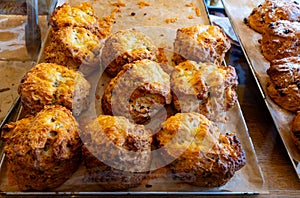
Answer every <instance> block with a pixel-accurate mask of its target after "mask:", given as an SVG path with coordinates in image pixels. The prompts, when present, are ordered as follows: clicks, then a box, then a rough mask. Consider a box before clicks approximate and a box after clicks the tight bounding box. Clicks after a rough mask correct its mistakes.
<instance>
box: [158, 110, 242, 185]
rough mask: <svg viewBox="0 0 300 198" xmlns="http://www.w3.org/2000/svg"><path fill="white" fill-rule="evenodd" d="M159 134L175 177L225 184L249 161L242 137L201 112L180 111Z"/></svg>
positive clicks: (193, 183) (194, 181)
mask: <svg viewBox="0 0 300 198" xmlns="http://www.w3.org/2000/svg"><path fill="white" fill-rule="evenodd" d="M223 132H224V134H223ZM155 135H156V136H155V138H156V140H157V142H158V145H159V148H162V149H163V151H162V155H163V158H170V159H172V158H173V159H174V161H173V162H172V163H171V164H170V165H169V166H170V168H171V170H172V171H173V173H174V174H175V176H176V177H178V178H179V179H181V180H182V181H183V182H187V183H189V184H192V185H197V186H201V187H218V186H222V185H224V184H226V183H227V182H228V181H229V180H230V179H231V178H232V177H233V176H234V174H235V172H236V171H238V170H239V169H241V168H242V167H243V166H244V165H245V164H246V154H245V151H244V150H243V148H242V146H241V143H240V141H239V139H238V137H237V136H236V135H235V134H234V133H232V132H228V133H227V132H226V133H225V131H221V130H220V129H219V128H218V127H217V125H216V124H215V123H214V122H212V121H210V120H208V119H207V118H206V117H205V116H204V115H202V114H199V113H177V114H176V115H175V116H172V117H170V118H168V119H167V120H166V121H165V122H164V123H163V124H162V129H161V131H159V132H158V133H157V134H155Z"/></svg>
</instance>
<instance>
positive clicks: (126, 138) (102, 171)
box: [82, 115, 152, 191]
mask: <svg viewBox="0 0 300 198" xmlns="http://www.w3.org/2000/svg"><path fill="white" fill-rule="evenodd" d="M83 132H84V135H83V138H82V140H83V142H84V146H83V161H84V164H85V166H86V168H87V173H88V174H87V175H86V176H85V180H87V181H94V182H96V183H98V184H99V185H100V186H101V187H102V188H104V189H105V190H110V191H111V190H112V191H113V190H124V189H128V188H131V187H136V186H138V185H140V184H141V182H142V181H143V180H144V179H145V177H146V176H147V175H148V174H149V170H150V164H151V156H150V154H151V143H152V135H151V132H150V131H148V130H146V129H145V128H144V126H143V125H137V124H133V123H131V122H129V120H128V119H126V118H125V117H122V116H108V115H100V116H99V117H98V118H96V119H94V120H92V121H91V122H90V123H89V124H88V125H87V126H86V127H85V128H84V131H83Z"/></svg>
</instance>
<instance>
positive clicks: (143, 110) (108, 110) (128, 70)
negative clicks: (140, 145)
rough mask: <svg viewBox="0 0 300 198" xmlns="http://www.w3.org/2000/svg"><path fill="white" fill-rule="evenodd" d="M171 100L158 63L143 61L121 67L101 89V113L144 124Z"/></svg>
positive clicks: (168, 86)
mask: <svg viewBox="0 0 300 198" xmlns="http://www.w3.org/2000/svg"><path fill="white" fill-rule="evenodd" d="M171 100H172V95H171V89H170V77H169V75H168V74H167V73H165V72H164V71H163V69H162V68H161V67H160V65H159V63H157V62H155V61H151V60H148V59H143V60H139V61H135V62H133V63H128V64H126V65H125V66H123V70H121V71H120V72H119V73H118V75H117V76H116V77H115V78H113V79H112V80H111V81H110V82H109V84H108V86H107V87H106V88H105V91H104V94H103V97H102V100H101V102H102V103H101V106H102V110H103V112H104V114H107V115H121V116H124V117H126V118H128V119H129V120H133V121H134V122H136V123H144V122H146V121H147V120H149V119H151V117H153V116H155V114H156V113H157V112H158V111H159V110H161V109H162V108H164V105H166V104H170V103H171Z"/></svg>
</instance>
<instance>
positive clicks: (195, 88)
mask: <svg viewBox="0 0 300 198" xmlns="http://www.w3.org/2000/svg"><path fill="white" fill-rule="evenodd" d="M237 85H238V77H237V74H236V71H235V69H234V67H232V66H223V65H216V64H214V63H196V62H194V61H185V62H182V63H180V64H179V65H177V66H175V68H174V71H173V72H172V74H171V89H172V93H173V105H174V107H175V109H176V110H177V111H179V112H184V113H186V112H199V113H201V114H203V115H205V116H206V117H207V118H209V119H210V120H213V121H220V122H224V121H226V112H227V110H228V109H229V108H230V107H232V106H234V105H235V104H236V102H237V93H236V89H237Z"/></svg>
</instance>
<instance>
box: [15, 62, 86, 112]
mask: <svg viewBox="0 0 300 198" xmlns="http://www.w3.org/2000/svg"><path fill="white" fill-rule="evenodd" d="M90 89H91V85H90V83H89V82H88V81H87V80H86V79H85V78H84V77H83V75H82V74H81V73H79V72H75V71H73V70H70V69H68V68H66V67H64V66H61V65H57V64H52V63H40V64H37V65H35V66H34V67H32V68H31V69H30V70H29V71H28V72H27V73H26V74H25V75H24V77H23V78H22V80H21V83H20V84H19V87H18V93H19V95H20V98H21V103H22V106H23V108H24V110H25V112H27V113H31V114H35V113H37V112H39V111H40V110H42V109H43V108H44V106H45V105H53V104H58V105H62V106H65V107H67V108H68V109H70V110H71V111H72V113H73V115H74V116H78V115H79V114H80V113H81V112H82V111H83V110H85V109H87V107H88V105H89V94H90Z"/></svg>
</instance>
